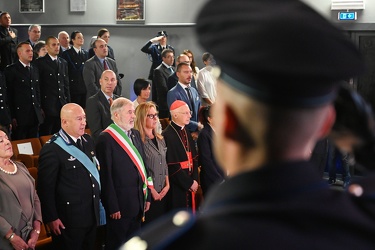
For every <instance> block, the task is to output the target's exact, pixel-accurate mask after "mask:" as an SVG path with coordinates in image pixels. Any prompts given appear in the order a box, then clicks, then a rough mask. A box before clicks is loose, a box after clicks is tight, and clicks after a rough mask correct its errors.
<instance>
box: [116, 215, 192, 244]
mask: <svg viewBox="0 0 375 250" xmlns="http://www.w3.org/2000/svg"><path fill="white" fill-rule="evenodd" d="M146 219H147V217H146ZM194 223H195V216H194V215H193V214H192V213H191V212H187V211H179V212H177V213H176V212H174V213H170V214H168V215H165V216H163V217H161V218H160V219H158V220H156V221H155V222H154V223H151V224H150V225H147V226H146V227H145V228H144V229H142V233H141V234H140V235H139V236H134V237H133V238H131V239H130V240H129V241H128V242H126V243H125V244H124V245H123V246H122V247H121V248H120V249H121V250H131V249H139V250H141V249H144V250H146V249H153V250H159V249H165V248H166V247H168V246H169V245H170V244H171V243H173V242H174V241H175V240H176V239H178V238H179V237H180V236H181V235H183V234H184V233H186V232H187V231H188V230H189V229H191V228H192V226H193V225H194Z"/></svg>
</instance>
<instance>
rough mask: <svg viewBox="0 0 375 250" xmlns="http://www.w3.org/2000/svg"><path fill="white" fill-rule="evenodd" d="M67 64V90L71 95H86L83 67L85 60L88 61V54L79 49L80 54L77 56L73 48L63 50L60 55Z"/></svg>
mask: <svg viewBox="0 0 375 250" xmlns="http://www.w3.org/2000/svg"><path fill="white" fill-rule="evenodd" d="M62 58H64V59H65V60H66V61H67V63H68V71H69V90H70V93H71V95H72V94H75V95H78V94H86V85H85V82H84V81H83V75H82V71H83V66H84V65H85V62H86V61H87V59H89V56H88V52H87V51H86V50H83V49H81V51H80V54H78V53H77V52H76V51H75V49H74V48H73V47H70V48H69V49H68V50H65V51H64V52H63V54H62Z"/></svg>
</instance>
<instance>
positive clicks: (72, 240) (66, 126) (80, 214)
mask: <svg viewBox="0 0 375 250" xmlns="http://www.w3.org/2000/svg"><path fill="white" fill-rule="evenodd" d="M85 126H86V115H85V112H84V111H83V109H82V108H81V107H80V106H79V105H78V104H75V103H68V104H66V105H64V107H62V109H61V128H62V129H61V130H60V131H59V132H58V133H56V134H55V135H53V137H52V138H51V139H50V141H49V142H48V143H46V144H45V145H44V146H43V148H42V151H41V153H40V157H39V167H38V186H37V190H38V195H39V198H40V201H41V204H42V215H43V221H44V222H45V223H47V225H48V226H49V228H50V229H51V232H52V242H53V249H59V250H60V249H61V250H62V249H76V250H82V249H87V250H89V249H94V243H95V236H96V228H97V225H98V224H99V200H100V180H99V172H98V169H97V168H98V161H97V160H96V157H95V151H94V143H93V141H92V139H91V137H90V136H89V135H88V134H85Z"/></svg>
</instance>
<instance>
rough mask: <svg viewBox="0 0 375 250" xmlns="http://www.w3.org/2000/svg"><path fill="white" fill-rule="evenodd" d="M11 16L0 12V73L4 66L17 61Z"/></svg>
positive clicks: (16, 39)
mask: <svg viewBox="0 0 375 250" xmlns="http://www.w3.org/2000/svg"><path fill="white" fill-rule="evenodd" d="M11 23H12V18H11V17H10V14H9V13H8V12H2V13H1V14H0V59H1V60H0V74H1V71H4V69H5V67H6V66H8V65H10V64H12V63H14V62H16V61H17V52H16V47H17V44H18V36H17V33H18V32H17V30H16V29H15V28H12V27H10V25H11Z"/></svg>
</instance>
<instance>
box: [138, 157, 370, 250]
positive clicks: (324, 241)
mask: <svg viewBox="0 0 375 250" xmlns="http://www.w3.org/2000/svg"><path fill="white" fill-rule="evenodd" d="M212 191H213V192H212V193H210V195H209V197H208V198H207V199H206V200H205V202H206V203H205V206H204V207H203V208H202V215H201V216H198V219H197V221H196V222H195V223H193V224H191V222H189V220H186V222H187V223H185V225H186V226H183V227H181V225H180V226H179V227H177V226H175V225H172V223H170V226H168V227H164V228H168V229H166V230H164V231H163V232H160V234H155V231H157V229H156V230H155V229H153V230H148V231H147V232H145V233H144V236H143V239H144V240H146V241H147V242H152V240H155V239H156V238H164V239H166V237H164V236H163V235H167V234H168V233H170V232H171V231H170V230H172V229H173V230H174V237H173V236H171V235H168V237H169V239H171V238H174V239H173V240H172V243H171V242H170V241H169V243H167V244H169V245H168V247H165V246H164V248H163V249H373V248H374V244H375V240H374V238H373V232H374V230H375V217H374V212H373V210H370V209H369V207H368V205H369V204H373V203H374V202H373V200H371V199H369V197H361V198H357V197H353V196H351V195H349V194H347V193H345V192H342V191H339V190H333V189H330V187H329V186H328V185H327V183H326V181H324V180H322V178H321V177H320V175H319V173H318V171H317V169H316V167H315V166H313V165H312V164H311V163H308V162H288V163H279V164H273V165H268V166H264V167H262V168H260V169H258V170H255V171H252V172H246V173H243V174H240V175H237V176H235V177H233V178H231V179H229V180H228V181H226V182H225V183H223V184H222V185H220V186H218V187H217V188H216V189H214V190H212ZM372 194H373V193H372ZM364 204H367V206H364ZM191 225H192V226H191ZM159 229H160V228H159ZM359 229H360V230H359ZM151 231H153V232H154V235H153V236H151V234H152V233H151ZM167 231H168V232H167ZM179 233H181V234H182V236H178V234H179ZM194 239H199V240H194ZM159 243H161V242H158V243H155V241H154V242H153V244H154V245H148V246H149V248H150V249H153V247H156V246H157V245H158V244H159ZM163 243H166V241H164V242H163Z"/></svg>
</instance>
